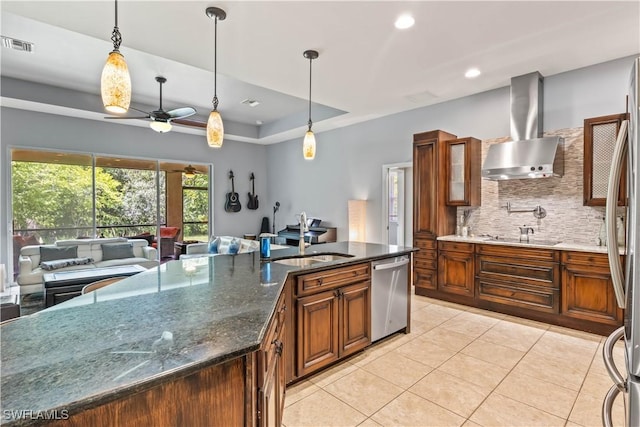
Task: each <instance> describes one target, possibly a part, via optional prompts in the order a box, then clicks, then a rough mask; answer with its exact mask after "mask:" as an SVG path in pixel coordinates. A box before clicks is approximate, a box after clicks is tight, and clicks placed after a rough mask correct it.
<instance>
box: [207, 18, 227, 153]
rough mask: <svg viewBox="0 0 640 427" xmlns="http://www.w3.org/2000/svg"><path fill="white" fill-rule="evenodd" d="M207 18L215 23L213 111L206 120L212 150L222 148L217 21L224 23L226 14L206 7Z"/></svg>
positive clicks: (222, 130) (222, 129) (222, 126)
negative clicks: (217, 84)
mask: <svg viewBox="0 0 640 427" xmlns="http://www.w3.org/2000/svg"><path fill="white" fill-rule="evenodd" d="M206 13H207V16H208V17H209V18H211V19H213V20H214V21H215V32H214V36H213V49H214V53H213V110H211V113H210V114H209V120H207V144H209V147H212V148H220V147H222V142H223V139H224V125H223V124H222V117H221V116H220V113H219V112H218V93H217V91H216V83H217V82H216V80H217V72H218V70H217V67H218V20H220V21H224V19H225V18H226V17H227V13H226V12H225V11H224V10H222V9H220V8H218V7H208V8H207V10H206Z"/></svg>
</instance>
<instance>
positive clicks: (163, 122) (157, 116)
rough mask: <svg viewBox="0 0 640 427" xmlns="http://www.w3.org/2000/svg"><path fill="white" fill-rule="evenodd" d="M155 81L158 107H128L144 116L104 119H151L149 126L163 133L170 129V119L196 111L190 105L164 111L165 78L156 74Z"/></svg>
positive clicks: (181, 117) (191, 114)
mask: <svg viewBox="0 0 640 427" xmlns="http://www.w3.org/2000/svg"><path fill="white" fill-rule="evenodd" d="M156 81H157V82H158V83H159V84H160V107H159V108H158V109H157V110H154V111H150V112H147V111H142V110H138V109H137V108H134V107H130V108H131V109H132V110H136V111H139V112H141V113H144V114H146V116H138V117H131V116H129V117H114V116H109V117H105V119H111V120H126V119H151V120H152V121H151V123H149V126H150V127H151V129H153V130H155V131H156V132H160V133H165V132H169V131H170V130H171V122H172V121H174V120H176V123H178V122H177V121H178V120H181V119H184V118H185V117H189V116H193V115H194V114H195V113H196V109H195V108H192V107H182V108H176V109H174V110H170V111H165V110H164V109H163V108H162V84H163V83H166V81H167V79H166V78H164V77H162V76H158V77H156Z"/></svg>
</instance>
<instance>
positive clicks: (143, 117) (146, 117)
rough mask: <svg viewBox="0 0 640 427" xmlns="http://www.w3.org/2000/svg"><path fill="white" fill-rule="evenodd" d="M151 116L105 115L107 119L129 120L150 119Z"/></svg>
mask: <svg viewBox="0 0 640 427" xmlns="http://www.w3.org/2000/svg"><path fill="white" fill-rule="evenodd" d="M149 118H150V117H149V116H141V117H132V116H128V117H115V116H108V117H105V119H107V120H127V119H149Z"/></svg>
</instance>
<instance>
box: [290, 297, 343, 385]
mask: <svg viewBox="0 0 640 427" xmlns="http://www.w3.org/2000/svg"><path fill="white" fill-rule="evenodd" d="M297 305H298V310H297V312H298V324H297V333H296V341H297V347H298V351H297V356H298V364H297V365H298V369H297V376H303V375H306V374H308V373H310V372H313V371H316V370H318V369H320V368H322V367H324V366H327V365H328V364H330V363H333V362H335V361H336V360H338V358H339V340H338V332H339V323H338V315H339V312H338V309H339V308H338V298H337V297H336V295H335V294H334V292H333V291H327V292H321V293H319V294H316V295H311V296H307V297H303V298H298V301H297Z"/></svg>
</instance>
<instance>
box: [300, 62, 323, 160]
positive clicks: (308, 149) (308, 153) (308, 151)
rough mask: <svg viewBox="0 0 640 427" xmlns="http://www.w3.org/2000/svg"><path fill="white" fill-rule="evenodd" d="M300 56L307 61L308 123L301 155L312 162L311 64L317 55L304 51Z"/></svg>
mask: <svg viewBox="0 0 640 427" xmlns="http://www.w3.org/2000/svg"><path fill="white" fill-rule="evenodd" d="M302 55H303V56H304V57H305V58H307V59H308V60H309V122H308V123H307V125H308V126H309V129H307V132H306V133H305V135H304V140H303V142H302V155H303V156H304V159H305V160H313V159H314V158H315V157H316V137H315V135H314V134H313V131H312V130H311V126H312V125H313V122H312V121H311V62H312V61H313V60H314V59H317V58H318V56H319V54H318V51H315V50H305V51H304V53H303V54H302Z"/></svg>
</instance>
